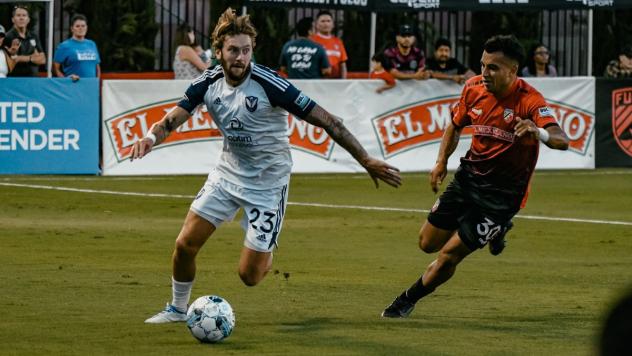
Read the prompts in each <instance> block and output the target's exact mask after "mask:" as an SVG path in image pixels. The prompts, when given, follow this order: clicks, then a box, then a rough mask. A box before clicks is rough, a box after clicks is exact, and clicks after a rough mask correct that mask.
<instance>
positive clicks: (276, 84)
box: [252, 65, 316, 119]
mask: <svg viewBox="0 0 632 356" xmlns="http://www.w3.org/2000/svg"><path fill="white" fill-rule="evenodd" d="M252 79H253V80H255V81H256V82H257V83H259V85H261V87H262V88H263V90H264V91H265V93H266V96H267V97H268V100H270V104H272V106H278V107H281V108H283V109H285V110H287V111H288V112H290V113H291V114H292V115H294V116H296V117H298V118H301V119H303V118H305V117H307V114H309V112H310V111H312V109H313V108H314V106H316V102H315V101H313V100H312V99H311V98H310V97H308V96H307V95H305V94H303V93H302V92H301V91H300V90H298V89H297V88H296V87H295V86H294V85H292V83H290V82H289V81H287V80H286V79H284V78H281V77H280V76H279V74H278V73H277V72H275V71H273V70H271V69H269V68H267V67H264V66H261V65H253V70H252Z"/></svg>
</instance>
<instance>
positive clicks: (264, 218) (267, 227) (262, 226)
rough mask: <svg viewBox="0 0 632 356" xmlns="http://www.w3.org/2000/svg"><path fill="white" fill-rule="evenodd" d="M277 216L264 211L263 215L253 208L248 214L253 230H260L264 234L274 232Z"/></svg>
mask: <svg viewBox="0 0 632 356" xmlns="http://www.w3.org/2000/svg"><path fill="white" fill-rule="evenodd" d="M275 217H276V214H275V213H273V212H270V211H264V212H263V213H262V212H261V211H259V209H257V208H252V209H250V211H249V212H248V218H249V219H248V223H249V224H250V226H252V228H253V229H255V230H259V231H261V232H264V233H266V234H267V233H270V232H272V230H274V224H275V223H276V220H273V219H274V218H275Z"/></svg>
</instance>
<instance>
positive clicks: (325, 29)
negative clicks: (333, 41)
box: [316, 15, 334, 35]
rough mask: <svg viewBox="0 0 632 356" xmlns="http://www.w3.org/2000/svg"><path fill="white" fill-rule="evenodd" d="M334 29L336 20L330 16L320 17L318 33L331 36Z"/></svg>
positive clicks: (317, 27) (317, 26)
mask: <svg viewBox="0 0 632 356" xmlns="http://www.w3.org/2000/svg"><path fill="white" fill-rule="evenodd" d="M333 29H334V20H333V19H332V18H331V16H329V15H320V17H319V18H318V19H317V20H316V31H318V33H320V34H323V35H329V34H331V31H332V30H333Z"/></svg>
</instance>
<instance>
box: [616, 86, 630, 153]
mask: <svg viewBox="0 0 632 356" xmlns="http://www.w3.org/2000/svg"><path fill="white" fill-rule="evenodd" d="M631 110H632V87H628V88H623V89H619V90H615V91H613V92H612V134H613V135H614V139H615V140H616V141H617V144H618V145H619V147H620V148H621V150H623V152H625V153H626V154H627V155H628V156H630V157H632V120H631V119H632V115H631V114H630V111H631Z"/></svg>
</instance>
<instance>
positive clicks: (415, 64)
mask: <svg viewBox="0 0 632 356" xmlns="http://www.w3.org/2000/svg"><path fill="white" fill-rule="evenodd" d="M395 40H396V41H397V44H396V45H395V46H394V47H391V48H387V49H386V50H384V57H386V63H385V64H386V68H384V69H386V70H387V71H388V72H389V73H391V75H393V77H395V79H401V80H404V79H428V78H429V77H430V73H429V72H427V71H425V70H424V65H425V62H426V58H425V56H424V52H423V51H422V50H421V49H419V48H418V47H416V46H415V41H416V37H415V31H414V30H413V28H412V26H410V25H401V26H400V27H399V31H397V36H396V37H395Z"/></svg>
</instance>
